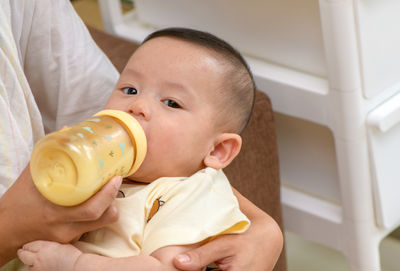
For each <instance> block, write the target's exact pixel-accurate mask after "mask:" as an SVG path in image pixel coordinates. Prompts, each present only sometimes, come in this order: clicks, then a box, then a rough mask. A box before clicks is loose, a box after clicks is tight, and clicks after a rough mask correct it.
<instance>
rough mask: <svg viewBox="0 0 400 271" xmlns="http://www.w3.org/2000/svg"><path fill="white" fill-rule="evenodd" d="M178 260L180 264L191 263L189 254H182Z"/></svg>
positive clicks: (177, 257)
mask: <svg viewBox="0 0 400 271" xmlns="http://www.w3.org/2000/svg"><path fill="white" fill-rule="evenodd" d="M176 259H177V260H178V261H179V262H180V263H188V262H190V257H189V255H187V254H180V255H178V256H176Z"/></svg>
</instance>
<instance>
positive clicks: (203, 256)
mask: <svg viewBox="0 0 400 271" xmlns="http://www.w3.org/2000/svg"><path fill="white" fill-rule="evenodd" d="M229 244H230V242H229V240H227V239H226V238H224V236H222V237H219V238H217V239H215V240H213V241H212V242H209V243H207V244H205V245H203V246H201V247H198V248H195V249H193V250H191V251H187V252H185V253H183V254H179V255H177V256H176V257H175V258H174V261H173V263H174V265H175V267H176V268H178V269H182V270H187V271H189V270H199V269H201V268H203V267H205V266H207V265H208V264H210V263H213V262H216V261H218V260H221V259H224V258H227V257H230V256H231V255H232V251H231V246H230V245H229Z"/></svg>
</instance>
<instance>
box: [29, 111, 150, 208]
mask: <svg viewBox="0 0 400 271" xmlns="http://www.w3.org/2000/svg"><path fill="white" fill-rule="evenodd" d="M146 150H147V143H146V136H145V133H144V131H143V129H142V127H141V126H140V124H139V123H138V122H137V120H136V119H135V118H134V117H132V116H131V115H129V114H128V113H125V112H123V111H118V110H103V111H100V112H99V113H97V114H95V115H94V116H93V117H91V118H89V119H86V120H84V121H82V122H80V123H78V124H77V125H74V126H71V127H68V128H65V129H61V130H60V131H56V132H53V133H50V134H48V135H46V136H45V137H43V138H42V139H41V140H39V142H38V143H37V144H36V145H35V147H34V149H33V152H32V156H31V162H30V169H31V174H32V178H33V181H34V183H35V185H36V187H37V188H38V189H39V191H40V192H41V193H42V195H43V196H44V197H46V198H47V199H48V200H50V201H51V202H53V203H55V204H59V205H63V206H72V205H76V204H79V203H81V202H83V201H85V200H87V199H88V198H89V197H91V196H92V195H93V194H94V193H96V192H97V191H98V190H99V189H100V188H101V187H102V186H103V185H104V184H105V183H106V182H108V181H109V180H111V178H112V177H114V176H117V175H119V176H122V177H126V176H129V175H131V174H133V173H134V172H135V171H136V170H137V169H138V168H139V166H140V165H141V163H142V162H143V160H144V157H145V155H146Z"/></svg>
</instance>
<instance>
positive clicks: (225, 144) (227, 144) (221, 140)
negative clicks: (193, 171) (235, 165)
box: [204, 133, 242, 169]
mask: <svg viewBox="0 0 400 271" xmlns="http://www.w3.org/2000/svg"><path fill="white" fill-rule="evenodd" d="M241 147H242V138H241V137H240V135H238V134H233V133H223V134H220V135H219V136H218V137H217V138H216V140H215V143H214V148H213V149H212V150H211V151H210V152H209V153H208V155H207V156H206V157H205V158H204V164H205V166H207V167H211V168H215V169H221V168H225V167H226V166H228V165H229V164H230V163H231V162H232V160H233V159H234V158H235V157H236V156H237V155H238V154H239V151H240V148H241Z"/></svg>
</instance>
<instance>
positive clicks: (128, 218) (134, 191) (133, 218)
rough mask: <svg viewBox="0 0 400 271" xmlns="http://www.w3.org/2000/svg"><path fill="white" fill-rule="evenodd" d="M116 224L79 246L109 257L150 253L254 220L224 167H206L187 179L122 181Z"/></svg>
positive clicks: (245, 225) (232, 229)
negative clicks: (241, 203) (243, 207)
mask: <svg viewBox="0 0 400 271" xmlns="http://www.w3.org/2000/svg"><path fill="white" fill-rule="evenodd" d="M121 190H122V192H123V193H124V194H125V197H124V198H118V199H117V205H118V208H119V212H120V218H119V220H118V222H116V223H114V224H112V225H110V226H107V227H105V228H102V229H100V230H97V231H93V232H90V233H88V234H87V235H86V236H84V237H83V238H81V240H80V241H79V242H77V243H76V244H75V245H76V246H77V247H78V248H79V249H81V250H82V251H85V252H91V253H96V254H100V255H104V256H110V257H128V256H135V255H150V254H151V253H152V252H153V251H155V250H157V249H158V248H161V247H165V246H170V245H187V244H195V243H198V242H201V241H203V240H206V239H207V238H210V237H211V238H212V237H215V236H218V235H220V234H225V233H241V232H244V231H245V230H246V229H247V228H248V227H249V224H250V221H249V220H248V219H247V217H246V216H245V215H244V214H243V213H242V212H241V211H240V209H239V205H238V202H237V199H236V197H235V196H234V195H233V192H232V189H231V186H230V184H229V181H228V179H227V178H226V176H225V174H224V173H223V172H222V170H215V169H212V168H206V169H203V170H200V171H198V172H197V173H195V174H194V175H192V176H191V177H188V178H175V177H174V178H170V177H167V178H160V179H158V180H156V181H154V182H152V183H150V184H147V185H142V184H124V185H123V186H122V187H121Z"/></svg>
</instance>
